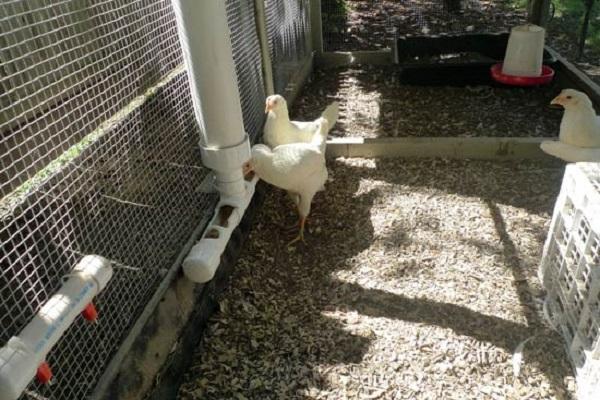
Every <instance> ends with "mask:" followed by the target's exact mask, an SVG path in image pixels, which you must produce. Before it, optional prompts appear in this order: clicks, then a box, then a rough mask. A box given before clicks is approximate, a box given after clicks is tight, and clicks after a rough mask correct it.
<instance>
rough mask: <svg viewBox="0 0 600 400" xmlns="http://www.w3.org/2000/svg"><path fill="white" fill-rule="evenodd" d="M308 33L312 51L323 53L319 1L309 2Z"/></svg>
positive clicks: (312, 0) (311, 0) (318, 53)
mask: <svg viewBox="0 0 600 400" xmlns="http://www.w3.org/2000/svg"><path fill="white" fill-rule="evenodd" d="M310 31H311V34H312V47H313V51H314V52H315V53H316V54H317V55H320V54H322V53H323V20H322V16H321V0H310Z"/></svg>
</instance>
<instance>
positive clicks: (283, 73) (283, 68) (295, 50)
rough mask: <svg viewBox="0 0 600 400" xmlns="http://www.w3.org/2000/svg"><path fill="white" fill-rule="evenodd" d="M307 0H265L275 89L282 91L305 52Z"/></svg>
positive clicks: (307, 28)
mask: <svg viewBox="0 0 600 400" xmlns="http://www.w3.org/2000/svg"><path fill="white" fill-rule="evenodd" d="M309 12H310V8H309V2H308V0H266V2H265V13H266V19H267V34H268V36H269V51H270V54H271V62H272V64H273V81H274V85H275V92H277V93H283V92H284V91H285V89H286V87H287V86H288V84H289V83H290V81H291V78H292V77H293V76H294V74H295V73H296V72H298V70H299V69H300V68H301V67H302V65H303V64H304V62H305V61H306V59H307V57H308V56H309V55H310V54H309V40H310V37H309V35H310V19H309Z"/></svg>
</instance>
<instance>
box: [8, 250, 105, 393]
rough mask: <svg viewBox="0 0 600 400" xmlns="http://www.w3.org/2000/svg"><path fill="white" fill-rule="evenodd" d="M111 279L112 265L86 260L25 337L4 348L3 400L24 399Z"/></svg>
mask: <svg viewBox="0 0 600 400" xmlns="http://www.w3.org/2000/svg"><path fill="white" fill-rule="evenodd" d="M111 276H112V267H111V266H110V262H108V261H107V260H106V259H104V258H102V257H99V256H92V255H90V256H85V257H84V258H83V259H82V260H81V261H80V262H79V263H78V264H77V265H76V266H75V268H74V269H73V271H72V273H71V274H70V275H69V278H68V279H67V281H66V282H65V283H64V284H63V285H62V287H61V288H60V290H59V291H58V292H57V293H56V294H54V295H53V296H52V297H51V298H50V299H49V300H48V302H46V304H44V306H43V307H42V308H41V309H40V310H39V311H38V313H37V314H36V316H35V317H34V318H33V319H32V320H31V322H30V323H29V324H27V326H26V327H25V328H24V329H23V330H22V331H21V333H19V335H18V336H13V337H12V338H11V339H10V340H9V341H8V343H7V344H6V346H4V347H2V348H0V400H16V399H17V398H18V397H19V396H21V394H22V393H23V391H24V390H25V388H26V387H27V385H29V382H30V381H31V380H32V379H33V377H34V376H35V375H36V371H37V368H38V366H39V365H40V364H41V363H43V362H44V360H45V359H46V355H47V354H48V352H49V351H50V350H51V349H52V347H53V346H54V345H55V344H56V342H58V340H59V339H60V338H61V337H62V335H63V333H64V332H65V331H66V330H67V329H68V328H69V326H70V325H71V324H72V323H73V321H74V320H75V318H76V317H77V315H79V314H80V313H81V312H82V311H83V309H84V308H85V307H86V306H87V305H88V304H89V303H90V302H91V301H92V299H93V298H94V296H96V295H97V294H98V293H99V292H100V291H102V290H103V289H104V288H105V287H106V284H107V283H108V281H109V280H110V278H111Z"/></svg>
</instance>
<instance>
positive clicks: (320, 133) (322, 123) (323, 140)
mask: <svg viewBox="0 0 600 400" xmlns="http://www.w3.org/2000/svg"><path fill="white" fill-rule="evenodd" d="M315 122H316V123H317V124H318V125H319V127H318V129H317V131H316V132H315V134H314V136H313V138H312V141H311V143H312V144H313V145H315V146H317V147H318V148H319V149H320V150H321V152H322V153H323V154H324V153H325V146H326V144H327V134H328V133H329V122H328V121H327V120H326V119H325V118H323V117H321V118H319V119H318V120H316V121H315Z"/></svg>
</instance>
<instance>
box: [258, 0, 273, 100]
mask: <svg viewBox="0 0 600 400" xmlns="http://www.w3.org/2000/svg"><path fill="white" fill-rule="evenodd" d="M254 4H255V7H254V8H255V11H256V30H257V31H258V40H259V42H260V52H261V56H262V67H263V75H264V80H265V93H266V94H267V96H270V95H272V94H275V84H274V83H273V64H272V60H271V54H270V52H269V35H268V33H267V18H266V15H265V2H264V0H254Z"/></svg>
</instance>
